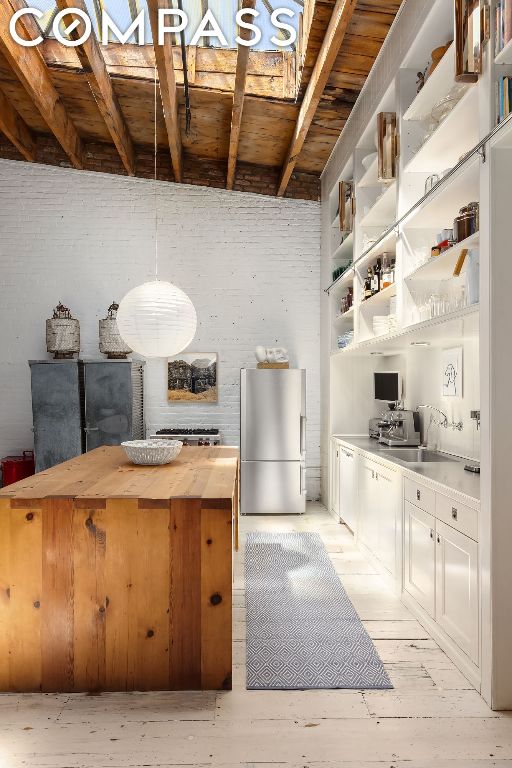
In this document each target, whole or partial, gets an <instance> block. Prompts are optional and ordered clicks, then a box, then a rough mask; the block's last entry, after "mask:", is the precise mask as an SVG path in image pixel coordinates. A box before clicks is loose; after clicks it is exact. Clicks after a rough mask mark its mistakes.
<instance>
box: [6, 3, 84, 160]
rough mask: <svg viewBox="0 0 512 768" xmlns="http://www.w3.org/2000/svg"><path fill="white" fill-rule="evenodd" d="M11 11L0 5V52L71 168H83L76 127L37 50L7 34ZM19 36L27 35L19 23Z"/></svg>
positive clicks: (10, 6) (81, 149)
mask: <svg viewBox="0 0 512 768" xmlns="http://www.w3.org/2000/svg"><path fill="white" fill-rule="evenodd" d="M14 10H15V9H14V8H13V6H12V5H11V2H10V0H2V2H0V51H1V52H2V53H3V54H4V56H5V57H6V59H7V61H8V62H9V64H10V66H11V68H12V70H13V71H14V72H15V74H16V76H17V77H18V79H19V80H20V81H21V83H22V84H23V86H24V88H25V90H26V91H27V93H28V94H29V96H30V98H31V99H32V102H33V103H34V104H35V106H36V107H37V109H38V110H39V112H40V114H41V116H42V118H43V119H44V121H45V122H46V124H47V125H48V127H49V128H50V130H51V131H52V133H53V134H54V136H55V138H56V139H57V141H58V142H59V144H60V145H61V147H62V149H63V150H64V152H65V153H66V155H67V156H68V157H69V160H70V162H71V164H72V165H73V167H74V168H83V167H84V164H83V146H82V141H81V139H80V136H79V135H78V133H77V131H76V128H75V126H74V124H73V122H72V121H71V119H70V118H69V116H68V114H67V112H66V109H65V108H64V106H63V104H62V101H61V99H60V96H59V94H58V93H57V91H56V89H55V87H54V85H53V83H52V80H51V77H50V74H49V72H48V69H47V67H46V64H45V62H44V60H43V58H42V56H41V54H40V52H39V51H38V49H37V48H35V47H34V48H25V47H24V46H21V45H19V44H18V43H16V42H15V41H14V40H13V38H12V37H11V35H10V32H9V22H10V20H11V17H12V14H13V11H14ZM18 31H19V34H20V36H23V35H25V36H26V39H27V40H28V39H30V36H29V34H28V32H27V30H26V28H25V27H24V26H23V24H22V23H21V22H20V23H19V25H18Z"/></svg>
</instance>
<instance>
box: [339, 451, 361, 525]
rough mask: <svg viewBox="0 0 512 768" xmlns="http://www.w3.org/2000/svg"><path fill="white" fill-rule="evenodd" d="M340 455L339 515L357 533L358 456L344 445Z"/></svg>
mask: <svg viewBox="0 0 512 768" xmlns="http://www.w3.org/2000/svg"><path fill="white" fill-rule="evenodd" d="M338 455H339V458H338V500H339V516H340V519H341V520H342V521H343V522H344V523H345V524H346V525H348V527H349V528H350V530H351V531H353V532H354V533H356V532H357V504H358V500H357V497H358V493H357V491H358V488H357V476H358V466H357V465H358V456H357V454H356V453H355V452H354V451H352V450H350V449H349V448H345V447H344V446H343V445H340V446H339V450H338Z"/></svg>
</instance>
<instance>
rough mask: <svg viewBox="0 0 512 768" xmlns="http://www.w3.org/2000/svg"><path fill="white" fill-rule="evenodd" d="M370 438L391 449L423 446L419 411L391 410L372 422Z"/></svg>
mask: <svg viewBox="0 0 512 768" xmlns="http://www.w3.org/2000/svg"><path fill="white" fill-rule="evenodd" d="M370 437H374V438H376V439H378V441H379V443H380V444H381V445H387V446H389V447H390V448H418V447H419V446H420V445H421V434H420V415H419V413H418V411H404V410H400V409H393V408H390V409H389V410H388V411H384V413H382V414H381V416H380V417H379V418H378V419H371V420H370Z"/></svg>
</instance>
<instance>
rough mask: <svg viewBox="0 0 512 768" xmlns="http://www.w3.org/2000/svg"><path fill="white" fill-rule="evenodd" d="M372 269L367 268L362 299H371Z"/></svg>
mask: <svg viewBox="0 0 512 768" xmlns="http://www.w3.org/2000/svg"><path fill="white" fill-rule="evenodd" d="M372 286H373V267H368V274H367V276H366V279H365V281H364V299H365V300H366V299H371V297H372V296H373V291H372Z"/></svg>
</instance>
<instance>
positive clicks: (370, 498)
mask: <svg viewBox="0 0 512 768" xmlns="http://www.w3.org/2000/svg"><path fill="white" fill-rule="evenodd" d="M358 479H359V482H358V490H359V537H360V539H361V541H362V542H363V544H364V545H365V546H367V547H368V549H369V550H371V551H372V552H373V553H374V554H375V555H376V554H377V548H378V541H379V529H378V525H379V524H378V518H377V515H376V509H377V503H376V495H377V483H376V481H375V463H374V462H373V461H369V459H365V458H362V459H361V461H360V462H359V478H358Z"/></svg>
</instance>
